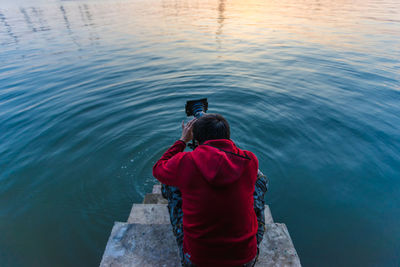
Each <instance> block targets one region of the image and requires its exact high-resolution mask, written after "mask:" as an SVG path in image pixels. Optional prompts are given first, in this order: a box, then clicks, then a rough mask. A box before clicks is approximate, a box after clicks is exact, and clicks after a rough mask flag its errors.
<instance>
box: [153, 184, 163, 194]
mask: <svg viewBox="0 0 400 267" xmlns="http://www.w3.org/2000/svg"><path fill="white" fill-rule="evenodd" d="M152 193H153V194H161V185H160V184H156V185H154V186H153V192H152Z"/></svg>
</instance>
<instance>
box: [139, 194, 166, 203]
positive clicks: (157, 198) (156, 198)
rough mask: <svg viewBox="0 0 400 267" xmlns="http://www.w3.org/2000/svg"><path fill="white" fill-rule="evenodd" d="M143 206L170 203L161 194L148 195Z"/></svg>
mask: <svg viewBox="0 0 400 267" xmlns="http://www.w3.org/2000/svg"><path fill="white" fill-rule="evenodd" d="M143 204H168V201H167V200H166V199H165V198H163V197H162V195H161V194H154V193H151V194H146V195H145V196H144V199H143Z"/></svg>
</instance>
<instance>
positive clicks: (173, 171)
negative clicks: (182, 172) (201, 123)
mask: <svg viewBox="0 0 400 267" xmlns="http://www.w3.org/2000/svg"><path fill="white" fill-rule="evenodd" d="M194 122H195V120H194V119H193V120H191V121H190V122H188V123H187V124H186V125H185V124H184V123H183V122H182V136H181V138H180V139H179V140H178V141H176V142H175V143H174V144H173V145H172V146H171V147H170V148H169V149H168V150H167V151H166V152H165V153H164V155H162V157H161V159H159V160H158V161H157V163H156V164H155V165H154V167H153V176H154V177H156V178H157V180H159V181H160V182H161V183H163V184H166V185H172V186H179V165H180V162H181V160H182V159H183V157H184V156H185V153H183V151H184V150H185V147H186V143H187V142H189V141H190V140H191V139H192V138H193V132H192V129H193V123H194Z"/></svg>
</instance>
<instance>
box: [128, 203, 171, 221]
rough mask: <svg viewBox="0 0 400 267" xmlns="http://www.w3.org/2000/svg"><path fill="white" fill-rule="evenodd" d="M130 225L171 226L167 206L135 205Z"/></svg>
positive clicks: (129, 219)
mask: <svg viewBox="0 0 400 267" xmlns="http://www.w3.org/2000/svg"><path fill="white" fill-rule="evenodd" d="M128 223H142V224H169V223H170V220H169V213H168V208H167V205H164V204H133V206H132V210H131V214H130V215H129V218H128Z"/></svg>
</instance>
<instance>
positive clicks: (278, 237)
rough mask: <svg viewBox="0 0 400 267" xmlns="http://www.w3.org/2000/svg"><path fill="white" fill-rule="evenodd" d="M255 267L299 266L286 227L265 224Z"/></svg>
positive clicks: (276, 224) (277, 224) (279, 224)
mask: <svg viewBox="0 0 400 267" xmlns="http://www.w3.org/2000/svg"><path fill="white" fill-rule="evenodd" d="M265 227H266V230H265V233H264V238H263V241H262V242H261V246H260V255H259V256H258V260H257V263H256V266H301V264H300V259H299V257H298V255H297V252H296V249H295V248H294V246H293V243H292V239H291V238H290V235H289V232H288V230H287V228H286V225H285V224H283V223H272V224H267V225H266V226H265Z"/></svg>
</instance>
